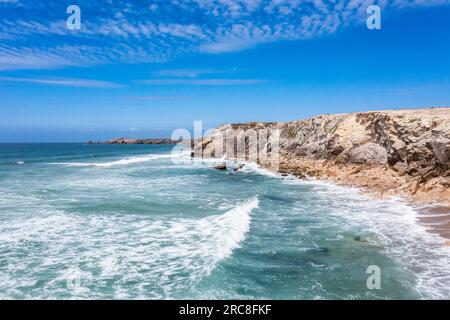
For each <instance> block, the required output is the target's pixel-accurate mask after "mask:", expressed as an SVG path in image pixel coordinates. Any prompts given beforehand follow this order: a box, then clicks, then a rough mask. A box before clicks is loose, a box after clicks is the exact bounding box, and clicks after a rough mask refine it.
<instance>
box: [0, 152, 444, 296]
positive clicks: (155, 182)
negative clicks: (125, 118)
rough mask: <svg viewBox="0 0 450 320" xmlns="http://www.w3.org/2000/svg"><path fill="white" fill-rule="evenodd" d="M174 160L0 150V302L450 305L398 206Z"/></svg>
mask: <svg viewBox="0 0 450 320" xmlns="http://www.w3.org/2000/svg"><path fill="white" fill-rule="evenodd" d="M172 148H173V146H139V145H129V146H117V145H83V144H40V145H39V144H14V145H13V144H3V145H0V298H14V299H26V298H32V299H34V298H45V299H78V298H94V299H97V298H98V299H100V298H106V299H124V298H125V299H160V298H164V299H167V298H187V299H200V298H213V299H228V298H267V299H389V298H399V299H407V298H450V252H449V250H448V248H444V247H442V239H441V238H439V237H438V236H437V235H433V234H430V233H427V232H426V231H425V229H424V227H423V226H421V225H420V224H418V223H417V222H416V212H415V211H414V209H413V208H411V207H409V206H408V205H406V204H405V203H403V202H402V201H401V200H391V201H375V200H371V199H369V198H367V197H365V196H362V195H360V194H359V193H358V190H356V189H351V188H343V187H337V186H334V185H333V184H329V183H324V182H317V181H307V182H302V181H298V180H295V179H289V178H287V179H286V178H284V179H282V178H281V177H278V176H277V175H274V174H271V173H268V172H266V171H265V170H263V169H260V168H258V167H256V166H254V165H247V166H246V167H245V169H244V170H243V172H239V173H234V172H232V171H227V172H221V171H216V170H214V169H212V166H213V162H214V160H208V161H201V160H191V159H189V157H188V155H187V154H186V153H182V152H179V151H175V152H174V153H175V156H171V150H172ZM230 165H231V166H232V165H233V164H231V163H230ZM355 239H356V240H355ZM357 240H359V241H357ZM371 265H377V266H379V267H380V269H381V289H380V290H369V289H368V288H367V285H366V281H367V278H368V277H369V274H367V273H366V271H367V268H368V267H369V266H371Z"/></svg>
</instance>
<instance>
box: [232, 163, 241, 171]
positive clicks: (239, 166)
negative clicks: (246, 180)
mask: <svg viewBox="0 0 450 320" xmlns="http://www.w3.org/2000/svg"><path fill="white" fill-rule="evenodd" d="M243 168H244V165H243V164H240V165H238V166H237V167H236V168H234V170H233V171H235V172H236V171H241V170H242V169H243Z"/></svg>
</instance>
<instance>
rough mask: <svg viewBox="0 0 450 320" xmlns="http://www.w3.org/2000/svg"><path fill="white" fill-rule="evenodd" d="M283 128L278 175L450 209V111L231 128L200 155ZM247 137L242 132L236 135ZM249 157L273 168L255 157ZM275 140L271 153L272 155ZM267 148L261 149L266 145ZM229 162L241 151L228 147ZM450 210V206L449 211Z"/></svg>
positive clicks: (220, 131)
mask: <svg viewBox="0 0 450 320" xmlns="http://www.w3.org/2000/svg"><path fill="white" fill-rule="evenodd" d="M230 129H232V131H234V132H239V130H241V132H242V131H248V130H251V129H256V130H261V129H263V130H267V131H269V132H274V130H279V131H278V132H280V139H279V157H280V158H279V165H278V167H277V169H276V171H278V172H280V173H282V174H284V175H288V174H291V175H294V176H296V177H298V178H300V179H306V178H309V177H314V178H317V179H327V180H332V181H335V182H337V183H339V184H345V185H352V186H357V187H362V188H364V189H366V190H367V191H370V192H371V193H372V194H374V195H376V196H378V197H382V198H384V197H389V196H406V197H408V199H410V201H412V202H414V203H417V204H438V205H439V206H440V207H441V208H444V210H447V212H449V211H450V209H449V208H450V108H432V109H414V110H395V111H374V112H361V113H352V114H338V115H322V116H317V117H314V118H311V119H306V120H300V121H292V122H286V123H259V122H254V123H246V124H228V125H223V126H221V127H219V128H217V129H216V130H215V131H214V133H213V134H212V135H210V136H208V137H205V138H204V139H203V140H202V141H201V142H200V143H198V144H197V145H196V156H198V155H199V154H200V156H201V155H205V154H207V155H208V156H209V155H212V156H214V154H215V151H214V150H215V149H216V148H218V147H221V146H222V145H225V144H226V141H223V140H224V138H223V137H225V136H226V134H227V132H229V131H230ZM229 139H233V140H234V141H236V140H238V139H240V138H239V136H238V134H235V135H234V136H232V137H230V138H229ZM247 140H248V139H246V140H245V159H242V160H249V159H250V160H251V159H255V161H256V162H258V163H259V164H260V165H262V166H265V167H266V168H268V169H273V168H271V164H269V163H265V162H264V161H263V160H262V159H260V158H258V156H255V155H254V154H252V151H251V148H249V145H248V141H247ZM272 145H273V141H271V138H269V140H268V141H267V143H266V144H265V146H264V147H263V148H266V150H268V152H269V153H270V152H271V146H272ZM260 148H261V147H260ZM224 154H225V156H226V157H227V158H229V159H236V158H237V153H236V150H234V151H231V152H230V151H228V152H227V151H226V150H224ZM445 208H446V209H445Z"/></svg>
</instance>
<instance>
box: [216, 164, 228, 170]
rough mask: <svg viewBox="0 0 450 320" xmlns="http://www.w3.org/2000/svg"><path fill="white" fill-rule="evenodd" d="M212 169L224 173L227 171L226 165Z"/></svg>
mask: <svg viewBox="0 0 450 320" xmlns="http://www.w3.org/2000/svg"><path fill="white" fill-rule="evenodd" d="M214 169H216V170H220V171H225V170H227V165H226V164H220V165H218V166H215V167H214Z"/></svg>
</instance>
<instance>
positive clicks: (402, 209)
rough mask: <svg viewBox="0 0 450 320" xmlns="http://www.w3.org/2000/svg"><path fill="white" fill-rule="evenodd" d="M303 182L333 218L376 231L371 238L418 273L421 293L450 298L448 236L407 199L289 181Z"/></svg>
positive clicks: (417, 286)
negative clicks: (431, 228)
mask: <svg viewBox="0 0 450 320" xmlns="http://www.w3.org/2000/svg"><path fill="white" fill-rule="evenodd" d="M284 183H287V184H302V185H308V186H311V187H312V188H313V192H315V193H317V194H319V195H321V196H323V199H324V200H323V205H324V206H327V207H328V208H329V210H330V217H332V216H334V217H337V218H338V220H339V221H342V222H344V221H345V226H346V228H349V229H359V230H361V232H367V233H369V234H372V235H373V237H372V238H369V239H368V240H369V241H370V242H371V243H372V244H373V245H375V246H382V247H383V248H384V250H385V251H386V253H387V254H388V255H389V256H391V257H393V258H394V259H396V260H397V261H399V262H400V263H401V264H402V265H404V266H406V268H407V269H408V270H409V271H411V272H412V274H414V275H415V276H416V289H417V292H418V293H419V294H420V296H422V297H423V298H424V299H446V298H448V297H449V294H450V250H448V248H446V247H443V246H442V243H443V242H444V239H443V238H441V237H440V236H438V235H436V234H432V233H429V232H427V230H426V228H425V227H424V226H423V225H422V224H420V223H418V221H417V218H418V213H417V211H416V210H414V208H413V207H411V206H410V205H408V204H407V203H406V202H405V200H404V199H401V198H394V197H393V198H391V199H388V200H374V199H371V198H369V197H368V196H365V195H362V194H361V192H360V190H359V189H358V188H352V187H343V186H338V185H335V184H333V183H331V182H325V181H316V180H309V181H301V180H285V181H284Z"/></svg>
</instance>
